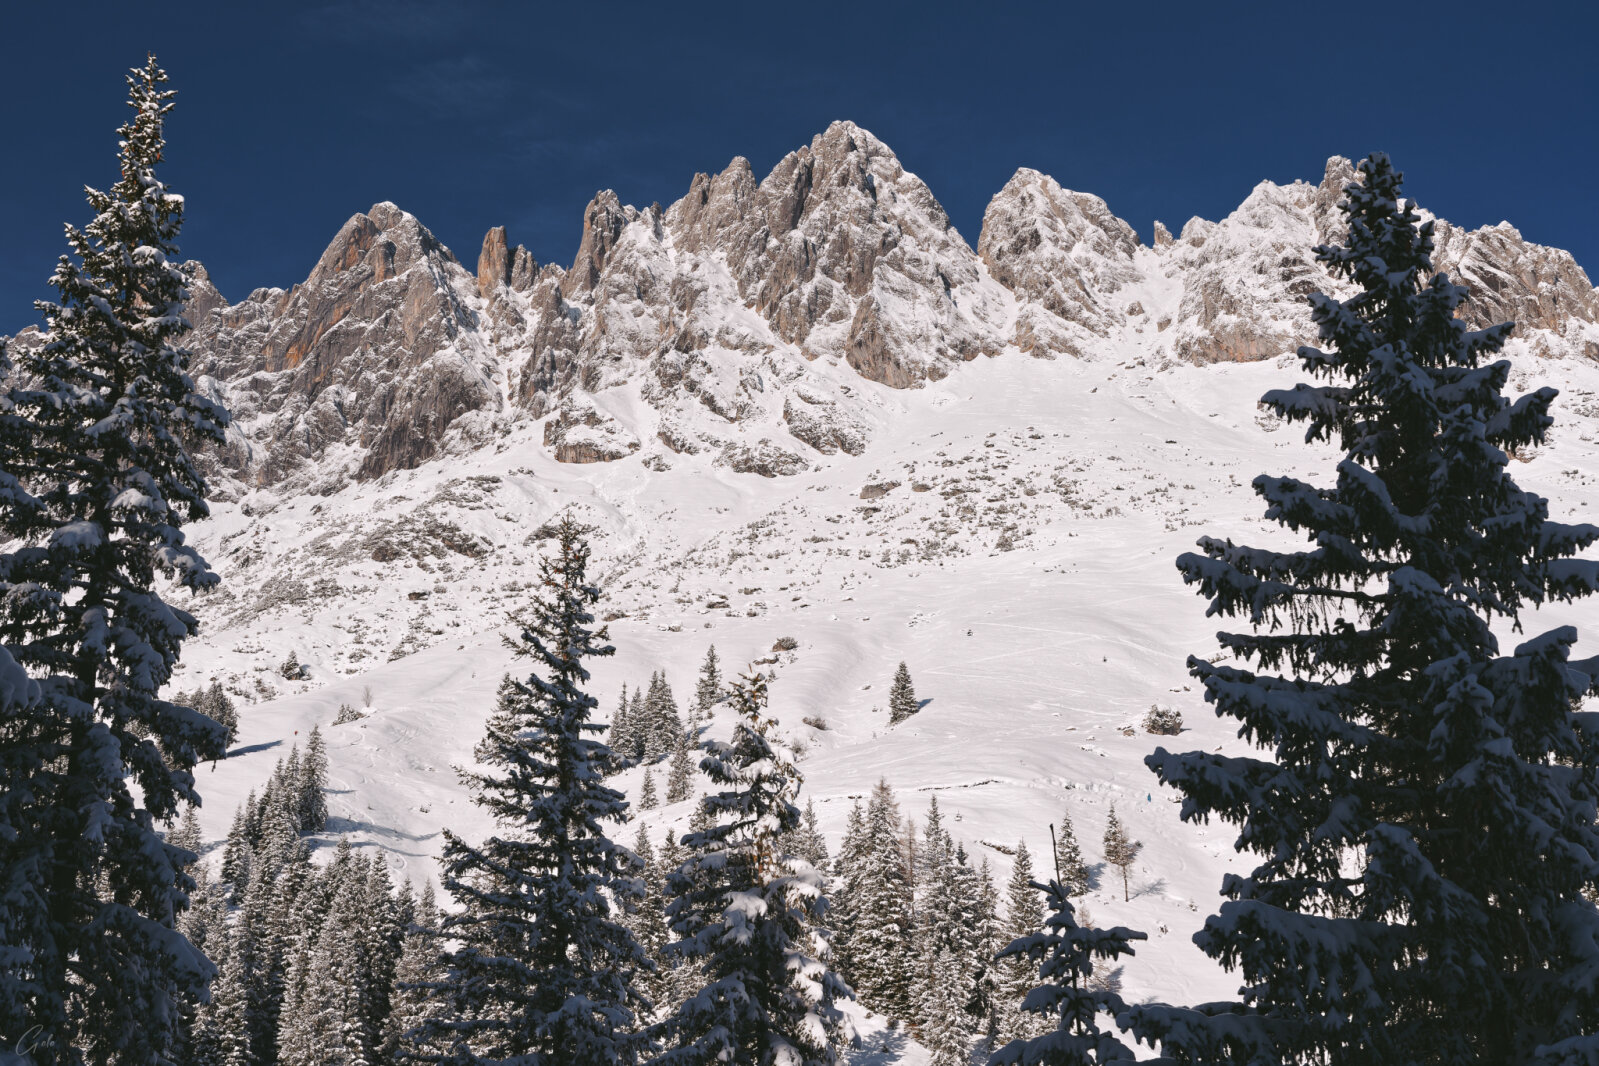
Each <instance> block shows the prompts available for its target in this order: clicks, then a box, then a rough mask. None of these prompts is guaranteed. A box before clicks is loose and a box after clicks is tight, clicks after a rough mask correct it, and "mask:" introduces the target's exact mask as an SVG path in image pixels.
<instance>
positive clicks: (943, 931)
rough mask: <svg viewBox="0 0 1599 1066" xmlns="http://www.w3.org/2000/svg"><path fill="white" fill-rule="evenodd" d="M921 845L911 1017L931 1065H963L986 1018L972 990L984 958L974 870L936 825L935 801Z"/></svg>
mask: <svg viewBox="0 0 1599 1066" xmlns="http://www.w3.org/2000/svg"><path fill="white" fill-rule="evenodd" d="M921 850H922V854H923V855H925V856H927V859H926V863H925V865H924V867H923V870H924V874H923V876H922V878H921V882H922V885H923V886H924V887H923V891H922V898H921V899H920V901H919V903H918V913H919V915H920V920H919V922H918V928H917V937H916V950H915V955H916V957H917V958H918V959H919V960H920V962H921V966H920V971H919V973H918V974H917V978H918V987H917V988H916V989H915V1019H916V1021H917V1023H918V1025H919V1026H920V1033H921V1041H922V1043H923V1044H925V1045H926V1046H927V1049H928V1050H929V1051H931V1052H932V1053H933V1062H934V1063H935V1064H936V1066H965V1063H966V1062H967V1061H968V1060H969V1059H970V1058H971V1050H972V1041H973V1039H974V1038H975V1037H976V1036H977V1035H978V1032H979V1030H980V1029H982V1028H983V1027H984V1022H985V1020H986V1019H985V1018H984V1016H983V1015H984V1011H983V1009H982V1004H981V997H980V995H979V990H978V979H979V977H980V975H981V972H982V970H983V968H984V966H985V964H986V960H984V959H982V958H980V955H981V951H982V947H983V945H982V944H981V942H980V940H981V933H982V930H983V927H984V925H985V922H984V919H983V916H982V914H981V902H982V901H981V899H980V898H979V893H980V889H979V884H978V878H977V871H976V870H974V869H972V867H971V865H970V864H969V863H968V862H967V858H966V852H965V850H964V849H961V848H958V847H956V846H955V845H954V843H953V841H952V840H951V839H950V836H949V834H948V833H947V832H945V831H944V830H943V828H942V827H941V826H940V824H939V818H938V813H937V808H936V807H935V808H933V809H932V810H930V811H929V812H928V817H927V827H926V833H925V836H924V844H923V847H922V849H921Z"/></svg>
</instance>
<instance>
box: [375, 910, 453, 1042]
mask: <svg viewBox="0 0 1599 1066" xmlns="http://www.w3.org/2000/svg"><path fill="white" fill-rule="evenodd" d="M407 887H408V888H409V886H407ZM402 898H403V897H402ZM439 956H440V951H439V909H438V905H437V904H436V902H435V901H434V897H433V883H432V882H431V881H430V882H428V883H427V884H426V885H424V886H423V887H422V892H421V895H420V897H419V898H418V899H417V901H416V905H415V906H414V907H413V908H411V913H410V916H409V923H408V924H407V925H406V927H405V936H404V939H403V941H402V944H401V949H400V957H399V960H398V961H397V962H396V963H395V966H394V985H393V990H392V992H391V993H390V995H389V1016H388V1017H387V1018H386V1019H384V1029H383V1051H384V1054H383V1058H384V1061H385V1062H390V1063H398V1062H402V1061H404V1060H406V1059H408V1058H410V1057H413V1056H417V1057H426V1056H427V1055H428V1053H430V1052H435V1053H436V1052H437V1051H439V1050H440V1049H439V1048H436V1047H430V1046H428V1045H427V1044H426V1043H425V1042H424V1038H423V1036H422V1031H423V1030H424V1029H425V1028H427V1026H428V1023H429V1022H430V1021H434V1020H439V1018H440V1015H439V1012H440V1008H441V1007H442V1006H443V1004H442V1002H441V1001H440V999H439V998H438V997H436V996H433V995H430V990H431V989H432V988H433V987H434V986H435V985H436V984H437V982H438V981H439V979H440V978H441V977H442V972H441V970H440V968H439Z"/></svg>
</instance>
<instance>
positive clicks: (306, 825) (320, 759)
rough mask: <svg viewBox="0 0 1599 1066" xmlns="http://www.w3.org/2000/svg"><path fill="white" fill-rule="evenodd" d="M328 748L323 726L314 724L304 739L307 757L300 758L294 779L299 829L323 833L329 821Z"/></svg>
mask: <svg viewBox="0 0 1599 1066" xmlns="http://www.w3.org/2000/svg"><path fill="white" fill-rule="evenodd" d="M327 787H328V751H327V745H326V744H325V743H324V742H323V740H322V728H321V727H320V726H312V727H311V735H310V737H308V738H307V739H306V742H305V758H304V759H302V760H301V761H300V773H299V777H298V779H297V780H296V781H295V795H296V798H297V800H298V804H297V806H298V814H299V821H300V828H301V830H303V831H304V832H307V833H320V832H321V831H322V830H323V829H326V828H327V824H328V798H327Z"/></svg>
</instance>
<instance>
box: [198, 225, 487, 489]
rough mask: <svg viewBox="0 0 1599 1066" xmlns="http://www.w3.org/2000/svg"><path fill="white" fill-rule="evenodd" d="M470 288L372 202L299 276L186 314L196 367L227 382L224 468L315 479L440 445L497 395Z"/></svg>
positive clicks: (272, 477)
mask: <svg viewBox="0 0 1599 1066" xmlns="http://www.w3.org/2000/svg"><path fill="white" fill-rule="evenodd" d="M474 291H475V285H474V284H473V279H472V278H471V276H470V275H468V274H467V272H466V270H465V269H464V268H463V267H462V266H461V264H460V263H459V262H457V261H456V259H455V257H454V256H453V255H452V254H451V253H450V251H449V249H448V248H446V247H445V246H444V245H443V244H442V243H440V242H439V240H438V239H437V238H436V237H434V236H433V234H432V233H430V232H429V231H428V230H427V228H426V227H424V226H423V225H422V224H421V223H420V222H418V221H417V219H416V218H415V217H414V216H413V215H410V214H408V213H406V212H404V211H402V210H400V209H399V208H398V207H396V206H395V205H393V204H390V203H381V204H378V205H376V206H374V207H373V208H372V209H371V210H370V211H368V212H366V213H364V214H357V215H354V216H353V217H351V218H350V220H349V221H348V222H346V223H345V224H344V225H343V226H342V227H340V229H339V232H338V233H337V234H336V235H335V236H334V238H333V240H332V242H330V243H329V245H328V247H327V249H326V250H325V251H324V252H323V253H322V256H321V257H320V258H319V259H318V260H317V263H316V266H315V267H314V268H313V269H312V271H311V274H310V276H308V277H307V278H306V280H305V281H304V282H302V283H300V284H298V285H296V286H294V288H292V289H290V290H289V291H287V292H284V291H283V290H280V289H264V290H258V291H257V292H255V293H252V294H251V295H250V296H249V297H248V298H247V299H246V300H244V301H242V302H241V303H238V304H235V305H233V306H232V307H229V308H226V309H225V310H221V311H217V312H215V313H213V314H212V315H210V316H209V319H208V321H206V322H204V323H200V322H196V323H195V325H196V329H195V332H194V334H193V335H192V337H191V340H190V347H191V348H192V349H193V350H195V351H196V352H197V353H203V359H202V360H201V365H200V369H201V370H202V372H204V373H208V374H210V375H211V376H213V377H215V378H217V379H219V380H222V381H226V382H228V383H229V384H230V390H229V394H228V404H229V406H230V407H231V408H232V409H233V412H234V414H235V428H234V430H233V431H232V432H231V435H230V438H229V445H228V453H227V463H228V465H229V466H231V467H232V468H233V469H234V470H235V471H236V472H237V473H238V474H239V475H240V476H241V477H242V478H243V480H245V481H246V483H251V482H254V483H275V482H279V481H284V480H291V479H300V480H304V481H305V482H306V483H307V486H308V487H312V488H318V487H336V486H337V485H338V484H340V483H342V481H343V480H344V478H346V477H347V476H349V475H351V474H359V475H361V476H366V477H375V476H378V475H381V474H383V473H386V472H387V471H389V470H392V469H396V468H403V467H408V466H415V465H416V464H417V463H420V462H422V461H423V460H425V459H427V458H430V457H431V456H432V455H434V454H436V452H437V450H438V448H439V446H440V444H441V442H442V439H443V437H444V430H445V428H446V427H447V426H449V425H450V424H451V423H452V422H454V421H455V420H456V419H457V418H459V417H460V416H461V415H463V414H465V413H467V412H469V411H474V410H478V409H481V408H483V407H485V406H489V405H492V404H494V403H495V402H496V401H497V399H498V395H497V392H496V391H495V390H493V389H492V388H491V387H490V386H489V383H488V381H487V380H486V378H487V374H488V370H487V366H488V364H489V362H490V361H491V360H490V359H489V356H488V352H487V349H486V346H485V345H484V344H483V343H482V340H481V337H480V336H479V334H478V331H477V318H476V315H475V314H474V312H473V310H472V308H471V307H470V306H469V305H468V303H467V300H468V299H469V298H470V295H472V294H473V293H474ZM329 459H335V460H336V461H333V462H329V461H328V460H329Z"/></svg>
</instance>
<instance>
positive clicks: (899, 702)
mask: <svg viewBox="0 0 1599 1066" xmlns="http://www.w3.org/2000/svg"><path fill="white" fill-rule="evenodd" d="M921 709H922V705H921V703H919V702H918V701H917V699H916V690H915V689H914V688H912V687H911V672H910V670H908V669H907V668H906V666H905V664H904V663H900V664H899V669H897V670H895V671H894V684H893V686H892V687H891V688H890V689H889V690H888V724H889V725H898V724H899V723H901V722H903V721H904V720H905V719H907V718H909V717H910V716H911V715H913V714H915V713H916V712H917V711H919V710H921Z"/></svg>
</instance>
